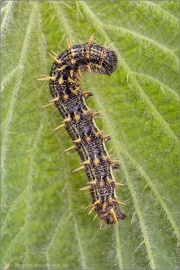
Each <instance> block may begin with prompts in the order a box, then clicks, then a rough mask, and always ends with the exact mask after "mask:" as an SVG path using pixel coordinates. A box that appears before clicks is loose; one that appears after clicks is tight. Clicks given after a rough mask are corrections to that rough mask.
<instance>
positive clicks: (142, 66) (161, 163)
mask: <svg viewBox="0 0 180 270" xmlns="http://www.w3.org/2000/svg"><path fill="white" fill-rule="evenodd" d="M178 11H179V2H178V1H5V2H3V3H2V6H1V12H2V24H1V26H2V145H1V151H2V152H1V157H2V161H1V164H2V184H1V193H2V196H1V199H2V201H1V203H2V226H1V238H2V260H1V269H3V268H4V267H6V268H8V267H9V269H32V270H34V269H177V268H178V248H177V247H178V243H179V242H178V241H179V233H178V201H179V192H178V191H179V187H178V169H177V167H178V166H177V165H178V131H179V126H178V113H179V111H178V99H179V98H178V73H179V68H178V63H179V62H178V61H179V60H178V45H179V44H178V42H179V36H178V29H179V20H178V14H179V13H178ZM92 33H94V37H95V42H96V43H97V44H100V45H105V46H108V47H109V48H111V49H113V50H115V51H116V53H117V55H118V67H117V70H116V72H114V73H113V74H112V76H105V75H102V74H84V76H83V79H84V82H85V84H84V85H83V86H82V88H83V89H84V90H92V91H93V94H94V96H93V97H92V98H91V99H89V100H88V101H87V103H88V106H89V107H90V108H93V109H95V110H97V111H100V112H101V117H100V118H99V119H98V120H97V125H98V127H99V128H100V129H102V130H104V132H106V133H107V134H110V135H111V136H112V140H111V141H110V142H109V143H108V146H107V148H108V151H109V154H112V155H113V156H114V157H115V158H117V159H119V160H120V163H121V170H118V171H117V172H116V173H115V177H116V179H117V181H120V182H122V183H124V184H125V185H124V186H122V187H120V188H116V192H117V196H118V198H119V199H121V200H123V201H124V202H125V203H126V204H127V205H126V206H124V205H123V206H121V209H122V211H123V213H125V214H126V216H127V218H126V220H125V221H121V222H120V224H119V226H112V227H108V226H104V227H103V228H102V230H100V229H99V221H98V218H97V219H96V220H95V221H94V222H92V219H93V215H89V216H88V215H87V214H88V210H87V209H85V208H86V207H87V205H89V204H90V203H91V197H90V194H89V192H83V191H79V189H80V188H81V187H83V186H85V185H86V182H87V177H86V175H85V173H84V172H81V173H80V172H79V173H77V174H72V170H74V169H75V168H76V167H78V166H79V164H80V162H81V161H80V158H79V156H78V155H77V154H76V153H75V152H73V151H72V152H71V153H68V154H67V153H64V150H65V149H66V148H68V147H69V146H71V144H72V142H71V139H70V137H69V136H68V134H67V133H66V131H65V130H60V131H59V130H58V131H57V132H51V131H52V130H53V129H54V128H55V127H56V126H58V125H59V124H60V123H61V117H60V116H59V114H58V112H57V110H56V109H55V107H54V106H50V107H47V108H43V107H42V106H43V105H45V104H47V103H48V101H49V100H50V99H51V95H50V93H49V87H48V83H47V82H42V81H38V80H37V79H38V78H40V77H41V75H44V74H49V72H50V69H51V65H52V63H53V59H51V58H50V56H49V55H48V52H50V51H51V50H52V51H55V52H56V51H58V52H59V53H61V52H63V51H64V50H65V49H66V48H67V43H66V39H67V38H69V39H71V40H72V42H73V44H81V43H85V42H86V41H87V40H88V38H89V37H90V35H91V34H92ZM8 265H9V266H8Z"/></svg>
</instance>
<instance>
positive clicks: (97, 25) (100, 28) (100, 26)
mask: <svg viewBox="0 0 180 270" xmlns="http://www.w3.org/2000/svg"><path fill="white" fill-rule="evenodd" d="M77 5H79V6H81V8H82V9H83V10H84V12H85V14H86V17H87V19H88V20H89V21H91V23H92V24H93V25H94V27H95V28H96V29H97V32H98V33H99V34H100V35H101V36H104V38H105V40H106V42H107V43H109V44H110V42H111V40H110V39H109V37H108V35H107V34H106V32H105V30H104V25H103V24H102V23H101V22H100V21H99V19H98V18H97V17H96V16H95V14H94V13H93V12H92V11H91V9H90V8H89V7H88V5H87V4H86V3H85V2H83V1H78V2H77ZM111 48H112V49H114V50H115V51H116V52H118V56H119V59H120V61H119V62H120V63H121V66H123V68H124V70H125V71H126V73H127V76H128V78H130V79H131V83H132V85H134V87H135V88H136V89H137V90H138V91H139V93H140V96H141V98H142V99H143V101H145V102H146V104H147V106H148V107H149V108H150V109H151V111H152V114H153V115H154V116H155V117H156V119H157V120H158V122H159V123H160V125H162V126H163V127H164V129H165V131H166V132H167V133H168V134H169V136H170V137H171V138H172V139H173V140H175V141H176V143H177V144H179V139H178V137H177V136H176V134H175V133H174V131H173V130H172V129H171V128H170V126H169V124H168V123H167V122H166V121H165V119H164V118H163V116H162V115H161V114H160V113H159V112H158V110H157V109H156V108H155V106H154V104H153V103H152V102H151V100H150V99H149V98H148V96H147V95H146V93H145V92H144V90H143V88H142V87H141V86H140V84H139V83H138V81H137V80H136V77H135V76H134V74H133V72H132V71H131V69H130V67H129V66H128V65H127V64H126V62H125V60H124V59H123V57H122V55H121V53H120V51H119V49H118V48H117V47H115V46H114V45H112V46H111Z"/></svg>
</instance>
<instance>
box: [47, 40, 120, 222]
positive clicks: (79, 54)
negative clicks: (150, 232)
mask: <svg viewBox="0 0 180 270" xmlns="http://www.w3.org/2000/svg"><path fill="white" fill-rule="evenodd" d="M51 56H52V57H53V58H54V60H55V61H54V63H53V65H52V68H51V72H50V76H49V77H45V78H42V80H49V86H50V91H51V94H52V96H53V99H52V100H51V101H50V103H49V105H51V104H55V106H56V107H57V109H58V111H59V113H60V114H61V116H62V119H63V121H62V124H61V125H60V126H58V127H57V128H55V130H56V129H59V128H61V127H65V128H66V130H67V132H68V133H69V135H70V136H71V138H72V140H73V146H71V147H70V148H68V149H67V150H71V149H76V150H77V152H78V154H79V156H80V157H81V160H82V166H81V167H80V168H78V169H76V170H75V171H74V172H76V171H79V170H81V169H84V170H85V173H86V174H87V177H88V184H87V186H86V187H84V188H82V190H85V189H89V190H90V193H91V196H92V200H93V203H92V208H91V210H90V212H89V213H91V212H92V211H93V210H95V212H96V216H99V218H100V222H101V225H102V224H103V223H106V224H114V223H117V222H118V220H119V219H125V215H124V214H123V213H122V212H121V211H120V208H119V204H121V203H122V202H121V201H119V200H118V199H117V198H116V194H115V186H116V185H121V184H120V183H118V182H116V181H115V179H114V177H113V173H112V169H116V168H119V165H118V164H115V160H112V159H111V158H110V156H109V155H108V153H107V150H106V147H105V142H106V141H108V140H109V139H110V136H108V135H103V134H102V132H101V131H99V130H98V128H97V126H96V124H95V121H94V118H95V117H96V116H97V114H98V113H96V112H93V111H92V110H91V109H89V108H88V107H87V105H86V103H85V100H86V99H87V98H88V97H89V96H91V95H92V93H91V92H90V91H82V90H81V88H80V84H81V80H80V77H81V76H82V73H83V72H98V73H101V74H107V75H110V74H111V73H112V72H114V71H115V70H116V65H117V56H116V54H115V52H114V51H112V50H109V49H107V48H105V47H102V46H99V45H97V44H95V43H94V42H93V36H91V37H90V39H89V40H88V42H87V43H85V44H80V45H74V46H73V45H72V43H71V41H68V49H67V50H65V51H64V52H63V53H61V54H59V55H58V54H55V53H54V55H51ZM122 204H123V203H122ZM96 216H95V217H96Z"/></svg>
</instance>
